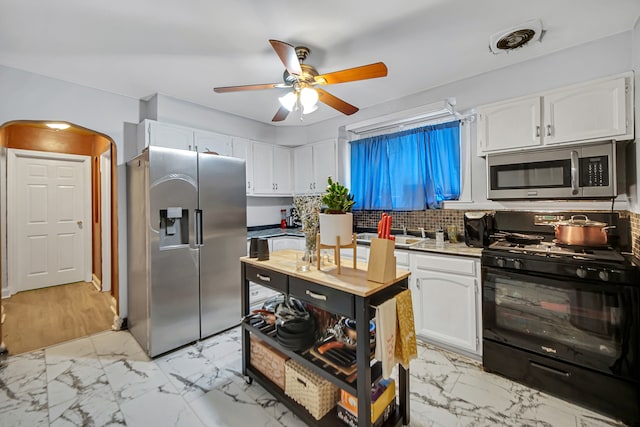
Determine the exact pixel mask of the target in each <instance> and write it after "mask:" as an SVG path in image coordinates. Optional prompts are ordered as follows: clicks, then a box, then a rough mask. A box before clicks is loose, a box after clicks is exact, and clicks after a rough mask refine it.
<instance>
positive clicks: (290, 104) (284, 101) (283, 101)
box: [278, 92, 298, 111]
mask: <svg viewBox="0 0 640 427" xmlns="http://www.w3.org/2000/svg"><path fill="white" fill-rule="evenodd" d="M297 99H298V97H297V96H296V94H295V93H293V92H288V93H287V94H286V95H283V96H281V97H279V98H278V101H280V105H282V106H283V107H284V108H286V109H287V110H289V111H293V108H294V107H295V105H296V101H297Z"/></svg>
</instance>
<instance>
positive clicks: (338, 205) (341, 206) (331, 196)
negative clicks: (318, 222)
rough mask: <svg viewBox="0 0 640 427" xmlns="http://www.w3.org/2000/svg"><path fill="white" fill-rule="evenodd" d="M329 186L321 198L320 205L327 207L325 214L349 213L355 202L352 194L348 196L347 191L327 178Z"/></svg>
mask: <svg viewBox="0 0 640 427" xmlns="http://www.w3.org/2000/svg"><path fill="white" fill-rule="evenodd" d="M327 182H328V184H329V185H327V190H326V192H325V193H324V195H323V196H322V203H323V204H324V205H325V206H326V207H327V208H326V209H325V213H343V212H351V209H352V208H353V205H354V204H355V202H354V201H353V194H349V189H348V188H346V187H345V186H344V185H342V184H340V183H339V182H337V181H334V180H332V179H331V177H329V178H328V179H327Z"/></svg>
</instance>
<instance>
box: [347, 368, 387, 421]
mask: <svg viewBox="0 0 640 427" xmlns="http://www.w3.org/2000/svg"><path fill="white" fill-rule="evenodd" d="M336 408H337V411H338V418H339V419H340V420H342V421H343V422H344V423H345V424H347V425H349V426H351V427H357V426H358V398H357V397H355V396H353V395H352V394H350V393H347V392H346V391H344V390H340V401H339V402H338V405H337V406H336ZM395 410H396V385H395V381H394V380H393V379H383V380H380V381H379V382H378V383H377V384H376V385H375V386H374V387H372V389H371V424H372V425H373V427H380V426H381V425H382V424H384V422H385V421H387V419H389V417H390V416H391V415H392V414H393V413H394V412H395Z"/></svg>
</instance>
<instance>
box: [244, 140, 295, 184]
mask: <svg viewBox="0 0 640 427" xmlns="http://www.w3.org/2000/svg"><path fill="white" fill-rule="evenodd" d="M253 159H254V163H253V179H254V181H255V185H254V188H253V194H262V195H291V150H289V149H288V148H283V147H279V146H277V145H272V144H265V143H262V142H254V143H253Z"/></svg>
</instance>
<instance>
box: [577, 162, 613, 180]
mask: <svg viewBox="0 0 640 427" xmlns="http://www.w3.org/2000/svg"><path fill="white" fill-rule="evenodd" d="M608 186H609V156H593V157H581V158H580V187H608Z"/></svg>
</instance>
